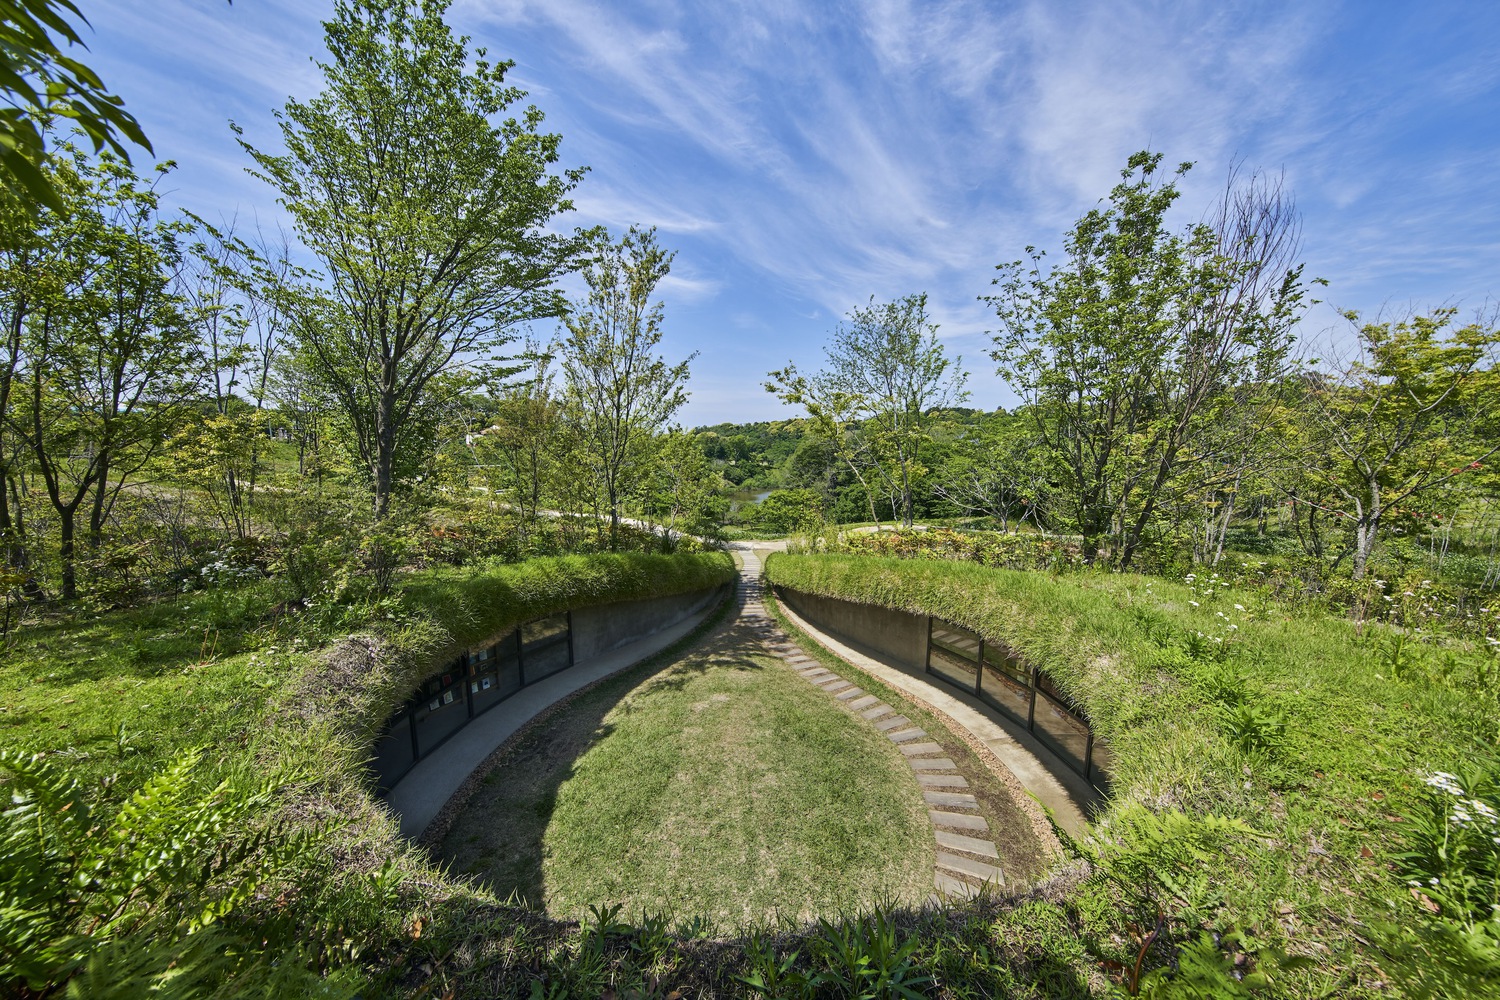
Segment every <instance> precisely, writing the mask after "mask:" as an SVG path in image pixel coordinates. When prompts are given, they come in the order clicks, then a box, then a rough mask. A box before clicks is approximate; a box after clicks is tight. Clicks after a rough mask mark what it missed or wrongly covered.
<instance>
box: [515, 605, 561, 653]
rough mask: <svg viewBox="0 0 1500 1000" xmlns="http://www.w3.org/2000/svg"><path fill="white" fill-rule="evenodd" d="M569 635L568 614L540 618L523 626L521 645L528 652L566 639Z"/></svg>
mask: <svg viewBox="0 0 1500 1000" xmlns="http://www.w3.org/2000/svg"><path fill="white" fill-rule="evenodd" d="M567 637H568V616H567V615H566V614H562V615H553V616H552V617H551V618H540V619H538V620H536V621H534V622H527V623H526V624H525V625H522V626H521V645H522V646H523V647H524V648H525V650H526V652H528V653H529V652H531V651H532V650H533V649H536V648H538V647H541V646H545V645H549V644H550V643H554V642H561V641H563V640H566V639H567Z"/></svg>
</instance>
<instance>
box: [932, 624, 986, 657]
mask: <svg viewBox="0 0 1500 1000" xmlns="http://www.w3.org/2000/svg"><path fill="white" fill-rule="evenodd" d="M932 644H933V645H934V646H941V647H942V648H943V649H946V650H947V651H948V652H950V653H953V654H954V655H956V656H960V657H962V658H964V659H967V660H974V661H976V662H977V661H978V659H979V636H978V635H976V634H974V633H973V632H970V631H969V630H968V629H966V628H960V627H959V626H957V625H950V624H948V623H947V622H940V621H934V622H933V623H932Z"/></svg>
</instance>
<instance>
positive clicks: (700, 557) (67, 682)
mask: <svg viewBox="0 0 1500 1000" xmlns="http://www.w3.org/2000/svg"><path fill="white" fill-rule="evenodd" d="M733 572H734V570H733V566H732V564H731V562H730V560H729V558H728V557H727V556H725V555H724V554H722V553H701V554H696V555H683V556H645V555H634V554H631V555H599V556H568V557H562V558H552V559H535V560H531V561H528V562H525V563H520V564H516V565H512V566H499V567H494V568H491V569H490V570H487V571H484V572H480V573H476V572H475V571H473V570H452V569H438V570H429V571H425V572H422V573H417V574H413V575H412V576H411V577H410V578H408V579H407V580H406V581H405V582H404V583H403V585H402V588H401V594H400V608H399V610H392V611H391V612H389V613H390V615H391V618H390V619H389V620H388V622H387V623H382V622H374V623H364V622H356V623H353V624H354V626H355V627H371V626H381V625H384V624H388V623H391V622H394V623H398V624H405V621H406V620H409V619H411V618H413V617H421V618H424V619H427V620H428V621H429V627H428V628H426V629H424V630H423V642H422V643H421V644H420V645H419V648H416V649H413V650H411V651H410V652H411V658H412V659H413V660H414V669H415V670H416V671H418V672H420V671H421V670H423V669H425V668H426V666H427V665H429V664H436V663H438V662H441V660H442V658H443V657H444V656H448V655H452V654H453V653H455V652H457V651H458V650H460V649H463V648H465V647H466V646H468V645H471V644H474V643H477V642H479V641H481V640H482V639H484V638H486V637H488V636H490V635H493V634H495V633H497V632H501V631H504V630H505V629H508V628H510V627H511V626H513V625H515V624H516V623H518V622H521V621H526V620H528V619H531V618H535V617H539V616H542V615H546V614H551V613H553V612H556V611H559V610H562V609H565V608H569V607H582V606H586V605H588V604H598V603H607V602H611V601H621V600H631V599H636V598H642V597H651V596H657V595H667V594H674V593H684V592H687V591H692V590H698V589H701V588H704V587H711V586H716V585H718V584H721V583H725V582H727V581H728V580H730V579H731V578H732V577H733ZM284 596H285V595H284V594H281V593H279V592H278V590H277V588H276V587H275V585H274V584H272V583H270V582H264V581H263V582H259V583H254V584H248V585H243V586H240V587H234V588H226V589H220V590H210V591H204V592H200V593H194V594H190V595H186V596H184V597H181V598H178V599H176V600H171V601H164V602H162V603H159V604H155V605H152V606H149V607H146V608H140V609H135V610H130V611H117V612H106V613H99V614H92V613H90V614H83V615H80V616H78V617H74V618H69V619H67V620H64V621H60V622H53V623H48V624H43V625H40V626H37V627H33V628H29V629H26V630H24V631H22V632H20V633H18V634H17V635H15V636H13V637H12V640H11V643H10V645H9V646H8V647H7V648H6V649H5V651H4V654H5V655H4V657H3V659H0V691H3V692H5V697H4V699H3V703H0V743H3V744H4V745H6V746H11V747H17V748H22V749H27V750H33V751H38V750H49V751H60V750H67V751H68V752H69V753H70V754H72V755H73V756H74V758H75V760H76V761H77V763H78V764H79V765H80V766H81V767H82V769H83V770H84V772H85V773H89V774H94V773H97V774H101V775H102V774H105V773H108V772H110V771H114V770H122V769H123V770H124V771H126V772H127V773H130V772H135V771H141V772H144V771H145V770H148V769H149V768H151V767H153V766H155V765H156V764H158V763H160V762H161V761H162V760H163V759H165V758H167V757H170V756H171V755H173V754H174V753H175V752H176V751H177V750H178V749H180V748H182V747H186V746H194V745H207V746H216V745H223V744H225V743H226V741H228V743H229V744H230V745H229V746H228V747H226V749H228V750H231V751H232V750H233V748H234V747H240V746H243V745H244V743H245V740H246V739H247V734H248V733H249V732H250V730H251V729H252V728H253V727H254V725H255V723H256V721H257V720H258V719H259V717H260V716H261V714H262V713H263V712H264V710H265V706H266V702H267V698H268V696H269V695H270V694H271V693H272V692H275V691H277V690H279V689H280V688H282V687H283V686H284V685H285V684H286V683H287V681H288V680H289V679H290V678H292V677H294V676H296V675H297V674H299V673H301V672H302V671H305V670H306V669H308V667H309V664H310V663H311V658H310V655H309V654H310V653H311V652H312V651H313V650H314V649H315V648H316V647H318V646H321V645H322V644H323V643H325V642H327V641H329V640H331V639H332V638H334V637H335V636H336V635H338V634H339V633H341V632H344V631H347V630H348V628H347V626H346V627H344V628H340V627H338V625H337V623H333V624H330V623H329V622H328V621H327V620H324V619H315V618H313V617H312V616H308V615H282V616H277V615H276V614H274V613H273V609H274V608H275V607H276V605H277V604H278V602H279V601H280V600H281V599H282V598H283V597H284ZM292 635H295V636H296V638H287V637H288V636H292ZM416 679H418V678H416V677H413V678H411V680H413V681H415V680H416ZM402 694H404V692H399V693H397V694H396V697H400V696H401V695H402ZM382 721H383V719H372V720H370V725H371V726H378V725H379V724H380V723H381V722H382ZM121 725H123V726H124V727H125V732H124V736H125V745H124V746H123V747H122V746H120V745H119V742H118V740H117V735H118V727H119V726H121Z"/></svg>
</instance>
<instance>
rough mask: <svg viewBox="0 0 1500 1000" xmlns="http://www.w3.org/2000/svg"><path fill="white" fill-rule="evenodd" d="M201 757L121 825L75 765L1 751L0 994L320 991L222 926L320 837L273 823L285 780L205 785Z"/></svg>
mask: <svg viewBox="0 0 1500 1000" xmlns="http://www.w3.org/2000/svg"><path fill="white" fill-rule="evenodd" d="M201 757H202V755H201V753H199V752H196V751H195V752H189V753H186V754H184V755H182V756H181V757H179V758H178V759H177V760H175V761H174V762H172V763H171V764H170V765H168V766H167V767H166V768H164V769H163V770H161V771H160V772H158V773H157V774H155V775H153V776H152V777H151V778H150V779H148V780H147V781H146V782H145V784H143V785H142V786H141V787H140V788H138V789H137V790H136V791H135V792H134V793H132V794H131V795H129V796H128V797H127V798H126V800H125V802H124V803H123V804H122V805H121V806H120V807H119V808H118V809H116V810H115V811H114V813H113V815H108V816H101V815H99V813H98V812H97V811H96V810H94V809H91V808H90V805H89V803H88V801H87V800H86V799H85V797H84V795H83V794H82V791H81V789H80V788H79V786H78V784H77V782H76V781H74V780H73V779H72V778H71V777H70V776H69V774H68V773H67V771H66V769H65V768H64V767H63V766H62V765H60V764H57V763H55V762H53V761H50V760H48V759H45V758H43V757H41V756H25V755H22V754H16V753H12V752H8V751H0V772H3V773H4V774H5V776H6V779H7V780H6V783H5V786H4V787H5V789H6V791H7V792H8V793H9V800H10V801H9V804H8V805H7V806H6V808H5V809H4V811H3V813H0V846H3V849H4V854H3V857H0V993H17V992H21V991H22V990H23V988H24V991H25V992H27V993H28V994H32V995H37V996H43V997H49V996H63V995H67V996H87V997H116V996H118V997H138V996H146V995H150V996H157V997H180V998H186V997H198V996H205V997H206V996H214V997H219V996H229V997H232V996H253V995H266V996H270V995H278V996H295V995H301V994H306V993H309V992H321V991H322V990H323V986H322V984H321V982H320V981H319V980H317V978H316V977H314V976H312V975H311V974H310V973H308V972H307V971H306V963H303V962H299V961H297V960H296V959H297V957H298V956H297V953H296V949H295V947H293V944H294V942H278V943H277V947H276V948H275V956H274V957H275V958H278V959H280V961H274V962H273V961H272V960H271V958H272V956H271V955H270V954H269V953H268V950H267V949H266V948H265V947H263V946H261V945H259V944H258V945H254V946H252V944H251V943H249V942H246V941H242V940H240V939H239V937H238V935H237V933H236V931H235V929H234V928H231V927H228V926H224V925H223V921H224V920H225V918H227V917H230V916H231V915H232V914H234V913H235V912H236V911H238V910H239V909H241V908H242V907H243V906H244V905H245V904H246V903H247V902H249V901H250V900H251V899H252V898H253V897H254V895H255V893H256V892H257V890H258V889H259V888H260V887H261V886H263V885H264V884H265V882H266V880H267V879H269V878H271V877H273V876H274V875H275V874H276V873H277V872H278V871H281V870H284V869H285V868H286V867H287V866H288V865H290V864H293V863H301V862H302V861H306V860H307V859H309V858H310V857H311V856H312V852H313V851H314V850H315V849H316V846H317V842H318V839H319V835H318V834H317V833H316V832H312V833H306V832H303V833H293V832H291V831H288V830H286V829H284V828H283V827H282V826H281V825H280V824H277V823H275V822H271V821H267V820H266V819H265V817H266V816H267V815H269V813H270V812H271V807H272V805H273V799H274V796H275V793H276V790H277V787H278V785H277V783H276V782H274V781H266V782H263V783H261V784H259V785H255V786H251V787H245V786H243V785H239V784H231V783H229V782H220V783H218V784H216V785H213V786H212V787H208V788H206V789H205V788H204V781H203V778H202V770H203V768H202V766H201V763H202V761H201Z"/></svg>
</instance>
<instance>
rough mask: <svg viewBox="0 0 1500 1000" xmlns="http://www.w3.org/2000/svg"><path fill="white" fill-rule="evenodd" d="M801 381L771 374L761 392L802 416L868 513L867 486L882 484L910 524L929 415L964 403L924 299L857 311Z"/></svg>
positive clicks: (791, 370) (788, 373)
mask: <svg viewBox="0 0 1500 1000" xmlns="http://www.w3.org/2000/svg"><path fill="white" fill-rule="evenodd" d="M823 354H824V364H823V368H822V370H821V371H820V372H818V374H816V375H814V376H812V377H808V376H804V375H802V374H801V373H800V372H798V371H797V368H796V366H795V365H792V364H788V365H787V367H786V368H783V369H781V370H779V371H774V372H771V373H770V375H769V379H770V381H768V382H766V383H765V387H766V391H768V392H770V393H772V394H773V395H775V396H776V397H778V398H779V399H782V400H784V401H786V402H788V403H793V404H797V405H800V406H802V407H803V408H804V409H806V410H807V413H808V416H809V417H810V418H812V420H813V423H814V425H815V426H817V427H818V428H819V431H820V433H822V434H823V435H824V436H825V437H827V438H828V439H829V440H831V441H833V442H834V444H835V447H836V448H837V449H838V451H839V454H840V456H841V457H843V458H844V460H845V462H846V463H847V464H848V465H849V467H850V470H851V471H852V472H853V473H854V475H855V476H856V477H857V478H858V479H859V481H860V485H861V486H863V487H865V489H866V491H867V493H868V495H869V497H870V500H871V509H870V517H871V519H872V520H876V521H878V520H879V518H878V517H877V516H876V514H875V508H874V496H875V490H874V489H872V488H871V487H872V485H873V484H872V479H873V480H876V481H878V482H880V483H882V484H883V485H884V486H885V487H886V490H885V492H887V493H888V494H889V495H890V496H891V498H892V501H893V505H894V506H895V508H896V511H897V514H898V516H899V517H900V518H901V521H902V523H903V524H906V525H908V526H910V525H911V523H912V504H913V499H912V494H913V484H914V482H915V480H916V479H917V478H918V477H919V476H921V475H922V473H923V472H924V471H925V469H924V468H923V466H922V464H921V452H922V447H923V445H924V444H925V443H926V442H927V441H928V440H929V439H930V424H931V419H932V416H931V415H932V411H933V410H934V409H941V408H943V407H947V406H952V405H955V404H957V403H960V402H962V401H963V400H964V399H966V398H968V392H967V390H965V389H964V383H965V381H967V379H968V375H967V374H966V373H965V372H964V370H963V359H962V358H957V359H951V358H949V357H948V356H947V355H946V354H945V353H944V352H943V345H942V343H941V342H940V341H939V340H938V339H937V325H936V324H935V323H932V322H930V321H929V320H928V318H927V295H926V293H920V294H916V295H908V296H906V297H904V298H901V299H897V300H896V301H894V302H881V303H877V302H876V301H875V299H874V298H873V297H872V298H871V299H870V302H869V304H868V305H866V306H859V307H856V308H855V309H854V310H852V311H851V312H850V313H849V319H848V321H847V322H845V323H840V324H839V326H838V328H837V329H836V330H835V331H834V335H833V342H832V343H831V344H829V345H828V346H827V347H825V348H824V350H823Z"/></svg>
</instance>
